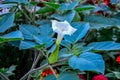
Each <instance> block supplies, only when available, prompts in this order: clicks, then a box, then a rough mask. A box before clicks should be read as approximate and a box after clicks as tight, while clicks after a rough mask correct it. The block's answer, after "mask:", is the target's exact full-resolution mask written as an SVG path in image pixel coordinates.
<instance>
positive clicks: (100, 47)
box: [87, 41, 120, 51]
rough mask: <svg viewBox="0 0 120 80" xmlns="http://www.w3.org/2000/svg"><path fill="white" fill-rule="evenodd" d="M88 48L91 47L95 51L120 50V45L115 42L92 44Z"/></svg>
mask: <svg viewBox="0 0 120 80" xmlns="http://www.w3.org/2000/svg"><path fill="white" fill-rule="evenodd" d="M87 47H91V48H92V50H95V51H111V50H120V43H116V42H114V41H103V42H92V43H90V44H88V45H87Z"/></svg>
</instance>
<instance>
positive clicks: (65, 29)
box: [52, 20, 76, 35]
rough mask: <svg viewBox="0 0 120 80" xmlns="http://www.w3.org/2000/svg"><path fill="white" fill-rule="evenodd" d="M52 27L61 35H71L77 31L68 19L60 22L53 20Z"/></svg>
mask: <svg viewBox="0 0 120 80" xmlns="http://www.w3.org/2000/svg"><path fill="white" fill-rule="evenodd" d="M52 29H53V31H55V32H56V33H58V34H61V35H71V34H73V33H74V32H75V31H76V29H75V28H73V27H72V26H71V25H70V24H69V23H68V22H67V21H63V22H58V21H56V20H52Z"/></svg>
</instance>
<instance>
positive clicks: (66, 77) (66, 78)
mask: <svg viewBox="0 0 120 80" xmlns="http://www.w3.org/2000/svg"><path fill="white" fill-rule="evenodd" d="M44 80H82V79H80V78H79V77H78V75H77V74H76V73H74V72H64V73H61V74H60V75H59V76H58V78H56V77H55V76H54V75H48V76H47V77H45V78H44Z"/></svg>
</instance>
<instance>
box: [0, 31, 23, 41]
mask: <svg viewBox="0 0 120 80" xmlns="http://www.w3.org/2000/svg"><path fill="white" fill-rule="evenodd" d="M22 39H23V35H22V33H21V32H20V31H13V32H10V33H8V34H5V35H3V36H0V43H3V42H9V41H17V40H22Z"/></svg>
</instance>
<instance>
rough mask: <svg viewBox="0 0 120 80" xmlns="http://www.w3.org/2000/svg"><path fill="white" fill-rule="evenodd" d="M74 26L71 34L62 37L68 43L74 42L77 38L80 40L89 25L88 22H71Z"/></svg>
mask: <svg viewBox="0 0 120 80" xmlns="http://www.w3.org/2000/svg"><path fill="white" fill-rule="evenodd" d="M71 25H72V26H73V27H74V28H76V29H77V31H76V32H75V33H73V35H71V36H69V35H66V36H64V39H65V40H66V41H68V42H70V43H75V42H77V41H79V40H81V39H82V38H83V37H84V36H85V35H86V34H87V32H88V30H89V28H90V25H89V23H77V22H76V23H72V24H71Z"/></svg>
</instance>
